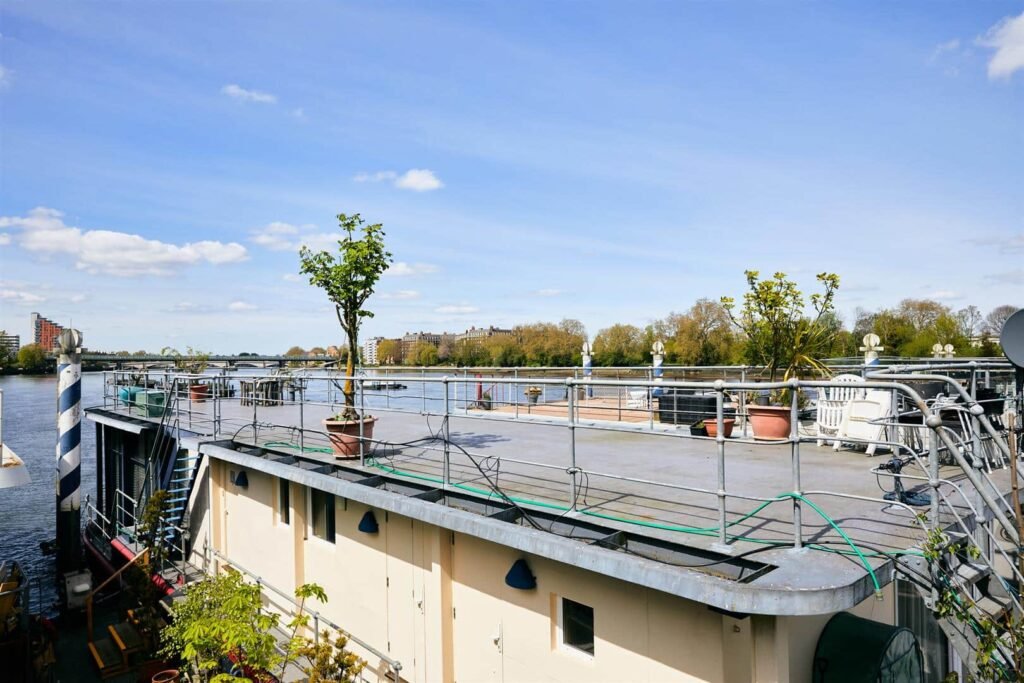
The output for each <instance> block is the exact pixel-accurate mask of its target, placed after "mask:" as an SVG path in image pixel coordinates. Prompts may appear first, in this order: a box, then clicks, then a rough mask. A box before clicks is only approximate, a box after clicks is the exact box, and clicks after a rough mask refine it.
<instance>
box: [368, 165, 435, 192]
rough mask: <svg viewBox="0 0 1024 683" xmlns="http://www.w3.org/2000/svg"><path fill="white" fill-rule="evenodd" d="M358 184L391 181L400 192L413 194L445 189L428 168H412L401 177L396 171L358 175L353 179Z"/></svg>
mask: <svg viewBox="0 0 1024 683" xmlns="http://www.w3.org/2000/svg"><path fill="white" fill-rule="evenodd" d="M352 180H354V181H355V182H357V183H381V182H385V181H391V182H392V184H393V185H394V186H395V187H397V188H398V189H400V190H412V191H413V192H429V191H430V190H439V189H441V188H442V187H444V183H442V182H441V179H440V178H438V177H437V176H436V175H434V172H433V171H431V170H430V169H426V168H410V169H409V170H408V171H406V172H405V173H403V174H401V175H399V174H398V173H395V172H394V171H376V172H375V173H366V172H362V173H357V174H355V175H354V176H353V177H352Z"/></svg>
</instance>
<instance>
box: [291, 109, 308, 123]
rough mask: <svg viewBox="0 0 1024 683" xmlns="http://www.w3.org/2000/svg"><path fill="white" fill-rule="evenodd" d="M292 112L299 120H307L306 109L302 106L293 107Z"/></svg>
mask: <svg viewBox="0 0 1024 683" xmlns="http://www.w3.org/2000/svg"><path fill="white" fill-rule="evenodd" d="M291 113H292V117H294V118H296V119H298V120H299V121H305V120H306V111H305V110H304V109H303V108H302V107H298V108H296V109H292V112H291Z"/></svg>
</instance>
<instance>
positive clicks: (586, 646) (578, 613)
mask: <svg viewBox="0 0 1024 683" xmlns="http://www.w3.org/2000/svg"><path fill="white" fill-rule="evenodd" d="M562 643H563V644H564V645H568V646H569V647H572V648H575V649H577V650H580V651H582V652H586V653H587V654H588V655H593V654H594V608H593V607H587V606H586V605H583V604H581V603H578V602H576V601H574V600H570V599H569V598H562Z"/></svg>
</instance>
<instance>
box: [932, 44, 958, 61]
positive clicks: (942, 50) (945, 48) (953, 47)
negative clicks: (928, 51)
mask: <svg viewBox="0 0 1024 683" xmlns="http://www.w3.org/2000/svg"><path fill="white" fill-rule="evenodd" d="M959 49H960V39H959V38H953V39H952V40H947V41H946V42H944V43H939V44H938V45H936V46H935V49H934V50H932V55H931V57H929V59H928V61H929V62H935V61H936V60H937V59H938V58H939V57H941V56H942V55H944V54H946V53H947V52H956V51H957V50H959Z"/></svg>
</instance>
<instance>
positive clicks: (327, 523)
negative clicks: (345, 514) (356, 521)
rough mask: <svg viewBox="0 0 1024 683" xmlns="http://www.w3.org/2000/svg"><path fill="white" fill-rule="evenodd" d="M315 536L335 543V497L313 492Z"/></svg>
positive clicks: (321, 492)
mask: <svg viewBox="0 0 1024 683" xmlns="http://www.w3.org/2000/svg"><path fill="white" fill-rule="evenodd" d="M310 507H312V508H313V510H312V512H313V535H314V536H316V537H317V538H322V539H324V540H325V541H330V542H331V543H334V496H333V495H331V494H330V493H324V492H323V491H317V490H316V489H313V491H312V504H311V506H310Z"/></svg>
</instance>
